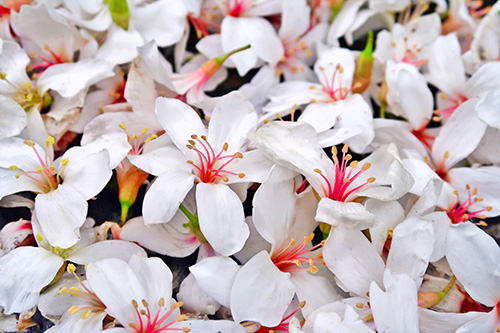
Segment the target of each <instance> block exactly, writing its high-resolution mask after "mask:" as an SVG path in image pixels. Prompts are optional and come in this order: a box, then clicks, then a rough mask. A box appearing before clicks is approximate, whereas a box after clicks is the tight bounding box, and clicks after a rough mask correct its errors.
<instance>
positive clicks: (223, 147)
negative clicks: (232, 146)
mask: <svg viewBox="0 0 500 333" xmlns="http://www.w3.org/2000/svg"><path fill="white" fill-rule="evenodd" d="M228 147H229V145H228V144H227V142H224V145H223V146H222V149H224V151H227V148H228Z"/></svg>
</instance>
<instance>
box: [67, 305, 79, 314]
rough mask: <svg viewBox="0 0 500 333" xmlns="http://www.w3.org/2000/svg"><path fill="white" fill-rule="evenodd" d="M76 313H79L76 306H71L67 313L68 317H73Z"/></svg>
mask: <svg viewBox="0 0 500 333" xmlns="http://www.w3.org/2000/svg"><path fill="white" fill-rule="evenodd" d="M78 311H80V308H79V307H78V306H76V305H73V306H72V307H70V308H69V310H68V313H69V314H70V315H74V314H75V313H77V312H78Z"/></svg>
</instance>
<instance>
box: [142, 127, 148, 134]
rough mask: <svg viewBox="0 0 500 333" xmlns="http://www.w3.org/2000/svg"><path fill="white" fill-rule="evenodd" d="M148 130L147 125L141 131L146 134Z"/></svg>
mask: <svg viewBox="0 0 500 333" xmlns="http://www.w3.org/2000/svg"><path fill="white" fill-rule="evenodd" d="M147 132H148V128H147V127H144V128H143V129H142V131H141V134H142V135H144V134H146V133H147Z"/></svg>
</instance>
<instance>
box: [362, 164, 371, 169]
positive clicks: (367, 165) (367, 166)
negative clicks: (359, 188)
mask: <svg viewBox="0 0 500 333" xmlns="http://www.w3.org/2000/svg"><path fill="white" fill-rule="evenodd" d="M371 166H372V165H371V163H365V164H363V166H362V167H361V170H363V171H366V170H368V169H370V168H371Z"/></svg>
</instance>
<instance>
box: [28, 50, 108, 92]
mask: <svg viewBox="0 0 500 333" xmlns="http://www.w3.org/2000/svg"><path fill="white" fill-rule="evenodd" d="M113 75H114V73H113V70H112V68H111V66H110V65H109V64H108V63H106V62H104V61H102V60H98V59H83V60H80V61H78V62H76V63H67V64H58V65H56V66H51V67H49V68H48V69H47V70H46V71H45V72H43V74H41V75H40V77H39V78H38V81H37V82H38V89H39V90H40V91H41V94H43V93H45V92H46V91H47V90H49V89H52V90H55V91H57V92H58V93H59V94H60V95H61V96H63V97H72V96H75V95H76V94H77V93H79V92H80V91H82V90H84V89H85V88H88V87H90V86H91V85H93V84H94V83H97V82H99V81H101V80H102V79H105V78H107V77H111V76H113Z"/></svg>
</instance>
